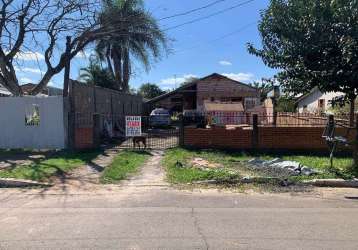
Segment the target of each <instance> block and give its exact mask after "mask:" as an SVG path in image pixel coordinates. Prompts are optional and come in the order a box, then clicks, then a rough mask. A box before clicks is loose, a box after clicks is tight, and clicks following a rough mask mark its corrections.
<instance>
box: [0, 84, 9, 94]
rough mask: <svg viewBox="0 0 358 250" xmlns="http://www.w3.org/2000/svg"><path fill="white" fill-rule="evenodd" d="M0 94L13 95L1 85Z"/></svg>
mask: <svg viewBox="0 0 358 250" xmlns="http://www.w3.org/2000/svg"><path fill="white" fill-rule="evenodd" d="M0 94H2V95H11V93H10V91H8V90H7V89H6V88H5V87H3V86H2V85H1V84H0Z"/></svg>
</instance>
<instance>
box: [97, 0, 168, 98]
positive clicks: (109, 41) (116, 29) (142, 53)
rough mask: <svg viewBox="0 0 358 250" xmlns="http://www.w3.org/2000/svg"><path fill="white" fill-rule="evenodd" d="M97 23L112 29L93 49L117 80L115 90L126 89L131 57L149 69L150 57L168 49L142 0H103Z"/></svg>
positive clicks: (164, 38) (156, 57) (157, 55)
mask: <svg viewBox="0 0 358 250" xmlns="http://www.w3.org/2000/svg"><path fill="white" fill-rule="evenodd" d="M100 24H101V25H102V27H104V28H106V29H107V30H110V31H111V30H113V33H112V35H111V36H106V37H103V38H102V39H100V40H98V41H97V44H96V51H97V54H98V56H99V58H100V59H101V60H102V61H106V63H107V65H108V69H109V71H110V72H111V74H112V75H113V77H114V78H115V80H116V88H117V89H118V90H121V91H124V92H128V91H129V84H128V83H129V80H130V77H131V73H132V60H133V59H136V60H138V61H139V62H140V63H142V64H143V66H144V68H145V69H146V71H148V70H149V69H150V65H151V60H152V59H158V58H160V56H161V54H162V51H163V50H165V51H167V50H168V48H167V38H166V36H165V34H164V32H163V31H162V30H161V29H160V27H159V25H158V23H157V21H156V20H155V18H154V17H153V16H152V15H151V14H150V13H148V12H147V11H146V10H145V9H144V3H143V1H142V0H106V1H104V10H103V12H102V14H101V15H100Z"/></svg>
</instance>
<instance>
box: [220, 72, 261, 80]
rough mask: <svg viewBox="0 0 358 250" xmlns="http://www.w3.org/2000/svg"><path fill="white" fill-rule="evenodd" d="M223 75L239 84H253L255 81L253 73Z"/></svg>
mask: <svg viewBox="0 0 358 250" xmlns="http://www.w3.org/2000/svg"><path fill="white" fill-rule="evenodd" d="M222 75H224V76H226V77H228V78H231V79H233V80H236V81H239V82H252V81H253V80H254V79H255V75H254V74H252V73H224V74H222Z"/></svg>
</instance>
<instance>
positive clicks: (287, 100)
mask: <svg viewBox="0 0 358 250" xmlns="http://www.w3.org/2000/svg"><path fill="white" fill-rule="evenodd" d="M276 111H277V112H295V111H296V104H295V100H294V98H293V97H290V96H288V95H283V96H280V97H279V98H278V100H277V101H276Z"/></svg>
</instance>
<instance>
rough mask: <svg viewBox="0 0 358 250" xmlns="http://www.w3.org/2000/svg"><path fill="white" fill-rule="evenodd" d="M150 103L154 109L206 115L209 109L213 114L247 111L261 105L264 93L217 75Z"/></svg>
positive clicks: (186, 85)
mask: <svg viewBox="0 0 358 250" xmlns="http://www.w3.org/2000/svg"><path fill="white" fill-rule="evenodd" d="M210 103H211V104H210ZM147 104H148V105H149V107H150V109H153V108H165V109H168V110H170V111H172V112H184V111H188V112H190V111H200V112H203V111H205V109H208V108H209V109H210V110H211V112H212V111H214V110H213V109H224V110H226V111H227V112H229V111H228V109H234V110H235V111H237V110H238V109H239V112H243V111H245V110H246V109H251V108H254V107H255V106H257V105H260V92H259V90H258V89H257V88H254V87H252V86H250V85H248V84H245V83H242V82H239V81H235V80H233V79H230V78H228V77H225V76H223V75H220V74H217V73H214V74H212V75H209V76H206V77H204V78H201V79H198V80H196V81H193V82H190V83H187V84H185V85H183V86H181V87H180V88H178V89H176V90H174V91H171V92H169V93H166V94H164V95H161V96H158V97H156V98H153V99H151V100H149V101H148V102H147ZM234 107H235V108H234ZM217 111H219V110H217Z"/></svg>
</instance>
